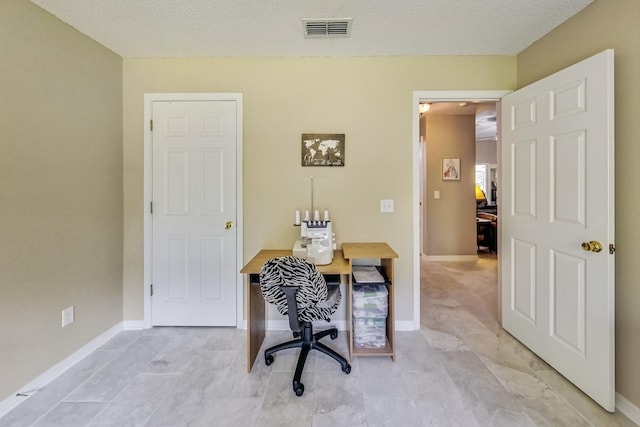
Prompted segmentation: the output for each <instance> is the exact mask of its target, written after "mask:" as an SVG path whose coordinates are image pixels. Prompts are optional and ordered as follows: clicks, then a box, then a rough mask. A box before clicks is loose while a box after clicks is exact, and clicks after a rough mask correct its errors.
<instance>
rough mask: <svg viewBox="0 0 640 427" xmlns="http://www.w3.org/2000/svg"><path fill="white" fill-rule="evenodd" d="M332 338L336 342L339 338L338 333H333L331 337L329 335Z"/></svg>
mask: <svg viewBox="0 0 640 427" xmlns="http://www.w3.org/2000/svg"><path fill="white" fill-rule="evenodd" d="M329 336H330V337H331V339H332V340H335V339H336V338H338V331H336V332H331V335H329Z"/></svg>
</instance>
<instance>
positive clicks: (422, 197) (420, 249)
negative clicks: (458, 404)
mask: <svg viewBox="0 0 640 427" xmlns="http://www.w3.org/2000/svg"><path fill="white" fill-rule="evenodd" d="M509 92H510V91H507V90H496V91H437V92H434V91H416V92H414V93H413V113H414V114H413V117H414V119H413V140H414V141H416V143H415V144H414V147H413V159H414V163H413V164H414V168H413V171H414V173H413V199H414V205H413V206H414V212H413V229H414V233H413V236H414V240H413V255H414V264H413V265H414V289H413V290H414V319H415V323H416V326H417V327H418V328H419V325H420V274H421V273H420V260H421V257H422V256H423V254H427V253H428V247H429V237H428V236H427V235H426V233H425V232H424V231H425V230H427V223H428V220H429V218H428V216H427V210H426V205H427V200H428V198H427V192H426V187H427V181H426V177H427V176H428V175H427V174H428V172H429V170H428V169H427V158H428V155H429V153H428V152H427V150H426V138H424V137H423V138H421V136H420V104H428V103H429V104H434V103H451V104H455V105H458V106H459V105H460V104H462V103H499V101H500V99H501V98H502V97H503V96H505V95H506V94H508V93H509ZM498 106H499V105H498ZM498 126H499V124H498ZM497 144H499V141H498V143H497ZM496 152H499V145H496ZM473 158H474V159H475V154H474V156H473ZM474 163H475V161H474ZM497 164H498V162H496V167H497ZM436 172H437V171H436ZM423 177H424V179H423ZM499 185H500V183H499V179H497V180H496V187H497V188H496V189H497V191H496V193H499ZM431 196H433V197H436V198H437V197H439V194H438V192H437V191H434V193H433V194H432V195H431V194H429V197H431ZM471 203H473V200H471ZM473 227H475V224H470V228H469V229H470V233H473V229H474V228H473ZM470 257H471V258H473V259H475V258H477V253H476V254H474V255H470ZM499 287H500V283H498V288H499ZM498 295H500V292H498Z"/></svg>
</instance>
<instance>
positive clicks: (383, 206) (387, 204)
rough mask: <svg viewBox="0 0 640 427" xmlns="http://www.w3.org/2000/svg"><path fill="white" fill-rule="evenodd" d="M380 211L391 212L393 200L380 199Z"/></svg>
mask: <svg viewBox="0 0 640 427" xmlns="http://www.w3.org/2000/svg"><path fill="white" fill-rule="evenodd" d="M380 212H382V213H391V212H393V200H380Z"/></svg>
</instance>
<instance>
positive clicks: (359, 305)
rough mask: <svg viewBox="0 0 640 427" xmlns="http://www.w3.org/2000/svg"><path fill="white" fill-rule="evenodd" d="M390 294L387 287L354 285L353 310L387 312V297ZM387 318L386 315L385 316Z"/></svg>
mask: <svg viewBox="0 0 640 427" xmlns="http://www.w3.org/2000/svg"><path fill="white" fill-rule="evenodd" d="M388 295H389V292H388V291H387V287H386V286H385V285H379V284H378V285H354V286H353V308H354V310H355V309H378V310H384V311H385V313H386V311H387V297H388ZM385 316H386V314H385Z"/></svg>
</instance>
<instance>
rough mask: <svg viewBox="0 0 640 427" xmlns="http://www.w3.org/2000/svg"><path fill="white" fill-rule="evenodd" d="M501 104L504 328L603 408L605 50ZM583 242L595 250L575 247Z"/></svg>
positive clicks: (608, 151)
mask: <svg viewBox="0 0 640 427" xmlns="http://www.w3.org/2000/svg"><path fill="white" fill-rule="evenodd" d="M502 107H503V110H502V112H503V121H502V134H501V135H502V144H501V147H502V148H501V160H502V213H501V227H502V241H501V245H502V248H503V250H502V252H501V280H502V292H503V294H502V320H503V326H504V328H505V329H506V330H507V331H509V332H510V333H512V334H513V335H514V336H515V337H516V338H518V339H519V340H520V341H522V342H523V343H524V344H525V345H527V346H528V347H529V348H531V349H532V350H533V351H534V352H535V353H537V354H538V355H539V356H540V357H542V358H543V359H544V360H546V361H547V362H548V363H549V364H550V365H552V366H553V367H554V368H555V369H557V370H558V371H559V372H560V373H561V374H563V375H564V376H565V377H567V378H568V379H569V380H570V381H572V382H573V383H574V384H576V385H577V386H578V387H579V388H581V389H582V390H583V391H584V392H585V393H587V394H588V395H590V396H591V397H592V398H593V399H594V400H595V401H597V402H598V403H599V404H600V405H602V406H603V407H604V408H605V409H607V410H610V411H612V410H614V409H615V399H614V338H615V337H614V268H613V267H614V256H613V254H610V253H609V251H608V246H609V244H613V243H614V215H613V208H614V205H613V202H614V199H613V197H614V191H613V190H614V181H613V176H614V163H613V52H612V51H605V52H603V53H601V54H599V55H596V56H594V57H592V58H589V59H587V60H585V61H582V62H580V63H578V64H576V65H574V66H571V67H569V68H567V69H565V70H562V71H560V72H558V73H556V74H554V75H552V76H549V77H547V78H545V79H543V80H540V81H538V82H536V83H533V84H532V85H530V86H527V87H525V88H523V89H521V90H519V91H517V92H514V93H512V94H510V95H507V96H506V97H504V98H503V102H502ZM592 240H593V241H599V242H601V243H602V245H603V247H604V250H602V251H601V252H591V251H585V250H583V248H582V247H581V244H582V242H589V241H592Z"/></svg>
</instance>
